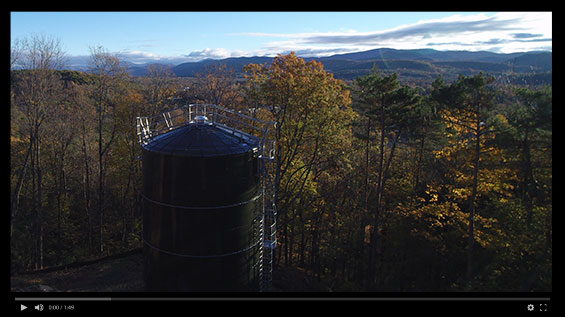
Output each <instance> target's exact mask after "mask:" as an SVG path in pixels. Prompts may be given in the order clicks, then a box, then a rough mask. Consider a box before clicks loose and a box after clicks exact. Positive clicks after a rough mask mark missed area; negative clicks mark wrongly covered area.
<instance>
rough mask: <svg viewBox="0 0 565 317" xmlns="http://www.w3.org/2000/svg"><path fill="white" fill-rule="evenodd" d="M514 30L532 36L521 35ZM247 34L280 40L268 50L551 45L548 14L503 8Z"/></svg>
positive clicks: (504, 48) (527, 47)
mask: <svg viewBox="0 0 565 317" xmlns="http://www.w3.org/2000/svg"><path fill="white" fill-rule="evenodd" d="M515 34H525V35H526V37H527V35H531V34H535V35H536V37H535V38H524V37H522V38H520V36H518V37H516V36H515ZM241 35H245V36H253V37H262V38H267V37H271V38H280V39H281V40H274V41H270V42H267V43H266V44H265V48H266V49H267V50H268V51H277V50H278V51H288V50H295V51H299V50H309V51H316V50H319V51H323V50H326V51H330V50H333V51H335V50H340V49H341V50H349V51H350V52H354V51H359V50H369V49H372V48H378V47H387V48H396V49H415V48H436V49H440V50H448V49H449V50H473V51H478V50H499V51H501V52H504V53H509V52H515V51H528V50H535V49H539V48H541V47H548V46H551V43H552V41H551V39H552V14H551V12H535V13H527V12H502V13H497V14H494V15H492V16H488V15H486V14H476V15H470V16H462V15H453V16H450V17H446V18H442V19H434V20H421V21H418V22H417V23H414V24H409V25H401V26H398V27H395V28H392V29H387V30H375V31H372V32H357V31H353V30H348V31H347V32H324V33H294V34H289V33H286V34H281V33H273V34H270V33H245V34H241Z"/></svg>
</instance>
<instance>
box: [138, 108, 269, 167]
mask: <svg viewBox="0 0 565 317" xmlns="http://www.w3.org/2000/svg"><path fill="white" fill-rule="evenodd" d="M197 116H206V117H207V118H208V124H212V125H217V126H218V127H223V128H224V129H227V130H229V131H230V132H231V133H232V134H233V135H236V136H238V137H240V138H243V139H246V140H249V139H255V140H257V141H258V142H259V145H260V146H261V147H262V148H263V149H262V150H264V151H263V153H261V154H262V158H269V159H272V158H273V157H274V145H272V144H271V143H272V142H271V141H270V139H269V137H268V134H269V132H270V128H271V126H275V124H276V123H275V122H273V121H265V120H261V119H258V118H254V117H252V116H249V115H247V114H244V113H241V112H239V111H235V110H232V109H227V108H224V107H221V106H218V105H215V104H188V105H184V106H181V107H178V108H175V109H172V110H169V111H165V112H163V113H160V114H157V115H154V116H147V117H137V118H136V126H137V136H138V141H139V144H141V145H145V144H148V143H149V142H151V141H152V140H153V138H155V137H156V136H158V135H161V134H164V133H167V132H169V131H171V130H174V129H177V128H180V127H183V126H185V125H187V124H190V123H193V122H194V119H195V118H196V117H197Z"/></svg>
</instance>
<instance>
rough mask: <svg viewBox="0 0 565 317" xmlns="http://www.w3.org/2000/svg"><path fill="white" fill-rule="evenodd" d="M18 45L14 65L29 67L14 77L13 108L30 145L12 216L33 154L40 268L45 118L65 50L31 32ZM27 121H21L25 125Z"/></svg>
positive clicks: (52, 103)
mask: <svg viewBox="0 0 565 317" xmlns="http://www.w3.org/2000/svg"><path fill="white" fill-rule="evenodd" d="M17 43H18V45H21V46H19V47H16V48H15V49H12V54H11V57H12V59H11V61H12V65H11V66H13V65H14V63H15V62H16V61H17V62H18V63H20V64H21V65H22V67H23V68H25V69H26V71H25V72H23V73H20V76H19V78H18V79H16V80H14V81H13V84H14V86H12V92H13V94H12V96H13V100H14V103H13V108H12V110H13V112H14V114H18V113H19V114H22V115H23V117H24V118H25V122H26V123H25V129H26V130H27V131H25V132H24V131H22V134H27V139H28V140H29V147H28V150H27V154H26V155H25V160H24V165H23V168H22V169H20V171H19V176H18V181H17V184H16V187H15V189H14V191H13V193H12V199H13V200H12V206H11V207H12V211H11V214H12V220H13V217H14V216H15V214H16V213H17V210H18V202H19V199H18V198H19V195H20V191H21V189H22V186H23V182H24V175H25V171H26V168H27V164H28V159H29V158H31V161H30V164H31V176H32V179H31V181H32V211H33V213H34V217H35V223H34V225H33V226H32V227H33V230H32V232H33V233H32V236H34V237H35V239H36V256H37V257H36V261H35V265H36V267H38V268H42V267H43V245H44V243H43V242H44V241H43V238H44V226H43V225H44V208H43V199H44V196H43V172H44V171H43V165H42V160H41V156H42V155H41V153H42V143H43V142H42V141H43V137H44V126H45V124H44V123H45V122H46V121H47V120H48V118H49V108H50V107H53V106H55V105H56V104H57V103H59V100H60V98H61V96H60V95H59V92H60V87H61V81H60V80H59V77H58V76H57V74H56V73H55V70H57V69H59V68H60V67H61V66H62V65H63V63H64V53H63V51H62V49H61V44H60V41H59V40H58V39H54V38H49V37H47V36H39V35H32V37H31V38H30V39H24V40H23V41H21V42H17ZM23 126H24V125H22V127H23Z"/></svg>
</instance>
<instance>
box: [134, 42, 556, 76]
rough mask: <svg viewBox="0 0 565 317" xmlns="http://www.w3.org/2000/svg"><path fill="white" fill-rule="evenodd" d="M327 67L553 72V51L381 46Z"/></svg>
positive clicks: (138, 69)
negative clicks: (406, 48) (445, 49)
mask: <svg viewBox="0 0 565 317" xmlns="http://www.w3.org/2000/svg"><path fill="white" fill-rule="evenodd" d="M272 59H273V57H265V56H254V57H234V58H226V59H219V60H212V59H207V60H202V61H199V62H189V63H182V64H178V65H165V66H166V67H169V68H170V69H171V70H172V72H173V73H174V74H175V75H176V76H178V77H195V76H196V75H197V74H198V73H205V72H206V70H207V67H209V66H212V65H218V64H225V65H226V66H227V67H228V68H230V69H233V70H234V72H235V73H236V75H241V73H242V72H243V66H244V65H247V64H250V63H254V64H263V63H270V62H271V61H272ZM313 59H315V60H317V61H320V62H322V63H323V64H324V69H326V70H327V71H329V72H332V73H333V74H334V76H335V77H336V78H339V79H344V80H349V79H353V78H355V77H357V76H360V75H365V74H368V73H369V72H370V71H371V69H372V68H373V66H377V67H378V68H379V69H380V70H381V71H383V72H385V73H386V72H396V73H398V75H399V77H400V78H401V79H404V80H427V79H430V78H435V77H437V76H438V75H440V74H441V75H443V76H444V77H447V78H449V77H454V76H458V74H461V73H462V74H465V75H468V74H473V73H477V72H480V71H482V72H485V73H490V74H493V75H499V74H513V75H520V74H532V73H537V74H539V73H546V74H547V73H551V71H552V52H547V51H536V52H522V53H510V54H500V53H493V52H486V51H478V52H471V51H438V50H434V49H414V50H397V49H390V48H379V49H374V50H369V51H363V52H357V53H347V54H338V55H332V56H327V57H319V58H311V57H309V58H305V60H307V61H309V60H313ZM149 65H151V64H145V65H135V64H131V63H126V66H127V69H128V71H129V72H130V74H132V75H134V76H144V75H146V74H147V68H148V67H149Z"/></svg>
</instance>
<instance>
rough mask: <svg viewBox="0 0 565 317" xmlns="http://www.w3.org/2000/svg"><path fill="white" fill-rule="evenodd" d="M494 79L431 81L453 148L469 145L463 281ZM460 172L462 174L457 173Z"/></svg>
mask: <svg viewBox="0 0 565 317" xmlns="http://www.w3.org/2000/svg"><path fill="white" fill-rule="evenodd" d="M493 81H494V77H492V76H485V75H483V74H482V73H481V74H479V75H476V76H474V77H465V76H463V75H460V76H459V78H458V80H457V81H456V82H455V83H453V84H451V85H449V86H446V85H445V84H444V83H443V81H442V80H441V78H440V79H438V80H436V82H434V91H433V92H432V96H433V98H434V99H435V101H436V102H437V103H438V104H439V105H440V107H439V108H438V109H439V110H440V112H441V115H442V118H443V119H444V120H445V121H446V123H447V125H448V128H449V129H451V131H452V132H451V133H452V135H454V136H455V137H456V138H457V140H458V141H459V142H458V143H457V144H458V145H457V146H462V147H469V146H473V148H474V149H473V154H472V157H473V159H472V162H471V164H470V165H471V167H472V172H471V173H472V174H471V175H472V185H471V191H470V195H469V197H468V204H469V207H468V213H469V237H468V248H467V281H468V282H469V283H470V282H471V280H472V278H473V247H474V243H475V239H476V237H475V214H476V198H477V190H478V187H479V170H480V160H481V151H482V150H483V147H484V146H485V145H484V142H485V138H486V136H487V134H488V133H489V132H490V131H489V130H490V128H489V125H488V123H489V122H490V117H491V115H492V114H491V112H490V111H491V110H492V109H493V107H494V106H495V96H496V94H495V91H494V90H493V89H491V88H489V84H491V83H492V82H493ZM460 172H462V173H464V172H463V171H460Z"/></svg>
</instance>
